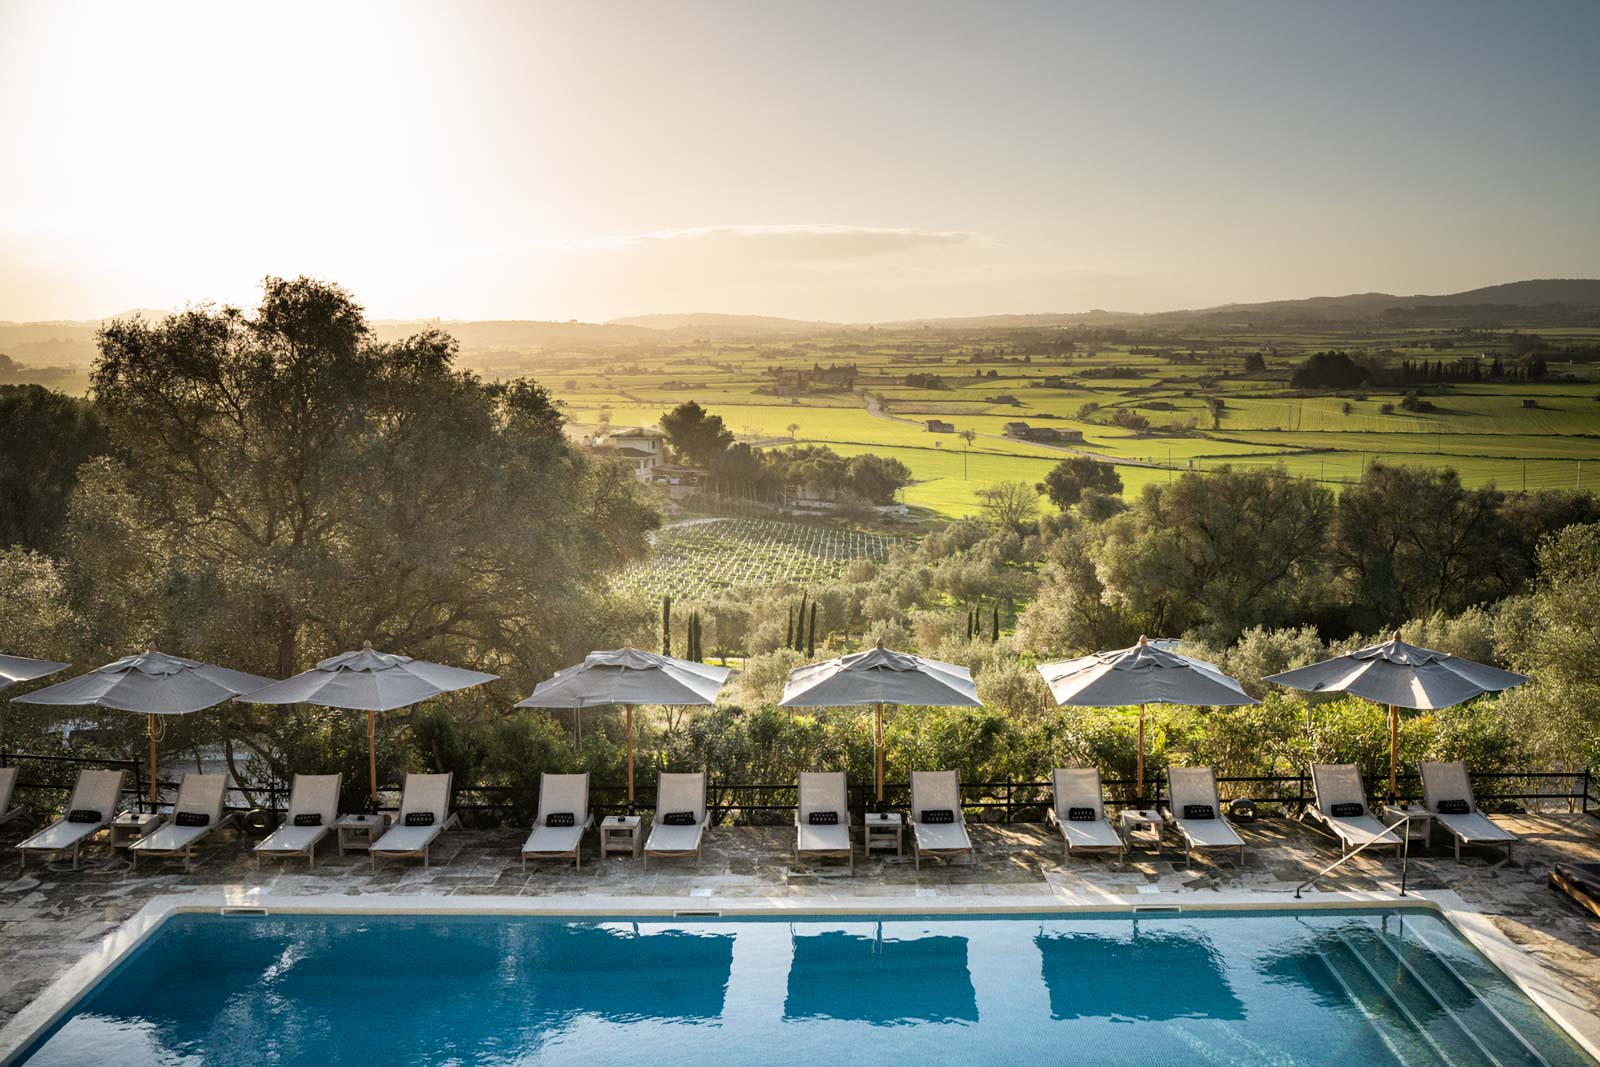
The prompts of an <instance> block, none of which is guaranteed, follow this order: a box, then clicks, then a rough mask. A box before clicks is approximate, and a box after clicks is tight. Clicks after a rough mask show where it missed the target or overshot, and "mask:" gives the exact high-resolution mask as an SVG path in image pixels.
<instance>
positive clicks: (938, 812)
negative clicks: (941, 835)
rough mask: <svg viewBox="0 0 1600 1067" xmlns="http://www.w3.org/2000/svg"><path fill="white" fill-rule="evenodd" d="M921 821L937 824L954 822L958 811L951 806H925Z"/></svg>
mask: <svg viewBox="0 0 1600 1067" xmlns="http://www.w3.org/2000/svg"><path fill="white" fill-rule="evenodd" d="M919 821H921V822H925V823H930V824H932V825H936V826H937V825H940V824H946V823H953V822H955V821H956V813H955V812H954V811H952V810H950V809H949V808H924V809H923V812H922V818H921V819H920V820H919Z"/></svg>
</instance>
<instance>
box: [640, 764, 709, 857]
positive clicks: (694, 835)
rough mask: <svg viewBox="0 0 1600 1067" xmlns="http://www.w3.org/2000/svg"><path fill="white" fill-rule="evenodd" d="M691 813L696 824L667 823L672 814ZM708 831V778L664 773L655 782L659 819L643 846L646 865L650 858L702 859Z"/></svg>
mask: <svg viewBox="0 0 1600 1067" xmlns="http://www.w3.org/2000/svg"><path fill="white" fill-rule="evenodd" d="M685 812H687V813H689V814H690V815H691V816H692V817H693V819H694V821H693V822H690V823H684V824H682V825H671V824H669V823H667V822H665V821H664V820H665V819H666V818H667V817H668V816H669V815H672V814H682V813H685ZM705 829H706V775H705V772H704V771H700V772H698V773H696V774H663V775H661V776H660V777H659V778H657V779H656V817H655V822H654V823H652V824H651V826H650V837H649V839H648V840H646V841H645V843H644V865H645V867H646V868H648V867H649V866H650V857H651V856H654V857H656V858H657V859H670V858H674V857H685V856H693V857H694V858H695V860H696V861H698V860H699V859H700V848H701V843H702V841H703V840H704V838H705Z"/></svg>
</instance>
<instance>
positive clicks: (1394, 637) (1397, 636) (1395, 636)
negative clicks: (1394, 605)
mask: <svg viewBox="0 0 1600 1067" xmlns="http://www.w3.org/2000/svg"><path fill="white" fill-rule="evenodd" d="M1389 640H1391V641H1398V640H1400V631H1399V630H1396V631H1395V632H1394V633H1393V634H1391V635H1390V636H1389Z"/></svg>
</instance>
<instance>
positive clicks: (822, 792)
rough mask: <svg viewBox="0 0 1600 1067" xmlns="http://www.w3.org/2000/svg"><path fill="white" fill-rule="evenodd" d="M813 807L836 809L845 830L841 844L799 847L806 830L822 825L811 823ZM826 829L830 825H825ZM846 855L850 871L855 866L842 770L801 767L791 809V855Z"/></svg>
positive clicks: (847, 800)
mask: <svg viewBox="0 0 1600 1067" xmlns="http://www.w3.org/2000/svg"><path fill="white" fill-rule="evenodd" d="M814 811H836V812H838V813H839V828H840V829H842V830H843V831H844V847H843V848H801V847H800V839H801V837H802V836H804V835H805V833H806V832H807V831H812V832H815V831H817V830H819V829H824V828H823V827H815V826H812V825H811V813H812V812H814ZM826 829H832V827H827V828H826ZM801 857H809V858H812V859H819V860H820V859H845V860H848V861H850V873H852V874H854V873H855V869H856V850H855V848H854V846H852V845H851V843H850V785H849V782H848V781H847V780H846V779H845V775H844V772H843V771H801V772H800V783H799V789H798V795H797V797H796V803H795V812H794V858H795V861H796V862H799V860H800V859H801Z"/></svg>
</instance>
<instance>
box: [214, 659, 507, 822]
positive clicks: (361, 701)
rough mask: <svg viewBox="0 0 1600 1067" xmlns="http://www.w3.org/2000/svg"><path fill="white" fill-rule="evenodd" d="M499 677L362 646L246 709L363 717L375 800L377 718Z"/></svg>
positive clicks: (277, 686)
mask: <svg viewBox="0 0 1600 1067" xmlns="http://www.w3.org/2000/svg"><path fill="white" fill-rule="evenodd" d="M498 677H499V675H497V674H485V673H484V672H483V671H469V670H464V669H462V668H460V667H446V666H444V665H443V664H440V663H429V662H428V661H427V660H420V659H412V658H411V657H410V656H396V655H393V654H391V653H388V652H374V651H373V650H372V642H371V641H365V642H363V643H362V646H361V648H360V649H359V650H358V651H355V652H345V653H342V654H341V655H337V656H330V657H329V658H328V659H325V660H323V661H322V662H321V663H318V664H317V665H316V666H315V667H313V668H311V669H310V670H309V671H303V672H301V673H300V674H297V675H295V676H294V677H292V678H285V679H284V680H283V681H281V682H273V683H272V684H271V685H269V686H266V687H264V688H262V689H257V690H256V691H255V692H253V693H250V694H248V695H247V696H246V697H245V698H244V701H245V703H247V704H317V705H319V706H321V707H324V708H344V709H347V710H349V711H364V712H366V713H367V771H368V775H369V780H370V783H371V786H372V797H373V800H374V801H376V800H377V796H378V722H377V713H378V712H380V711H393V710H395V709H396V708H404V707H408V706H410V705H412V704H415V703H417V702H418V701H422V700H427V699H428V698H430V697H436V696H438V695H439V694H440V693H451V692H454V691H455V690H457V689H470V688H471V687H472V686H475V685H482V684H483V683H484V682H492V681H494V680H495V679H496V678H498Z"/></svg>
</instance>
